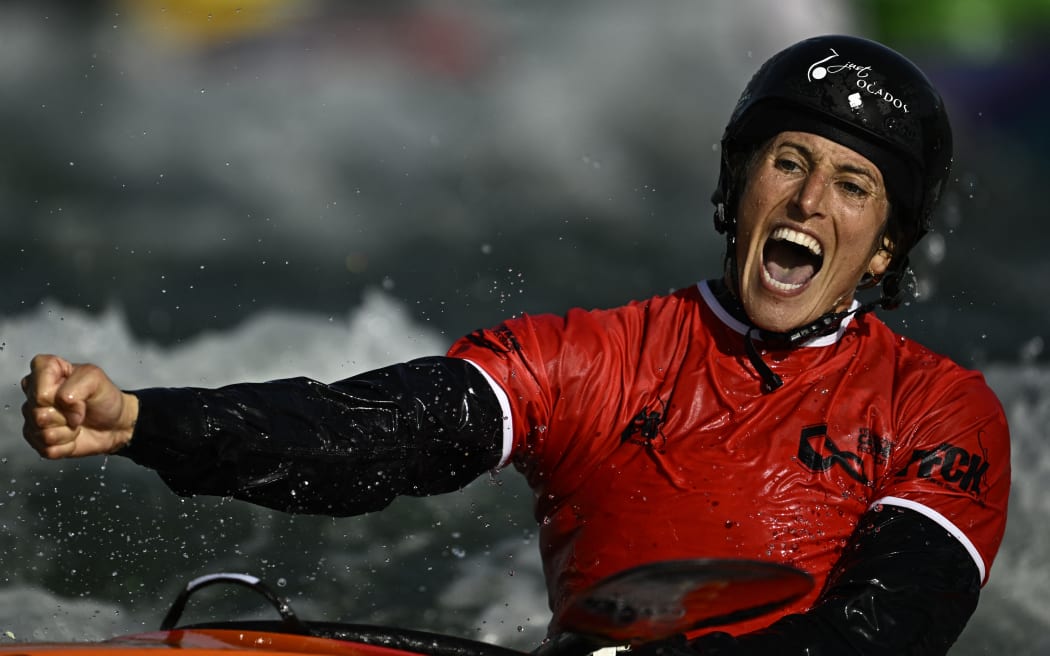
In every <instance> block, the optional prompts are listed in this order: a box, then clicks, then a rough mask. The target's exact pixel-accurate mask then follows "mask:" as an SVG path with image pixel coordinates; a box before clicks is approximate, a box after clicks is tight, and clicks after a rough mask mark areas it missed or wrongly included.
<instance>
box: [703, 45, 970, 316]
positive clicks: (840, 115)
mask: <svg viewBox="0 0 1050 656" xmlns="http://www.w3.org/2000/svg"><path fill="white" fill-rule="evenodd" d="M787 130H795V131H803V132H811V133H814V134H818V135H820V136H823V137H826V138H828V139H831V140H833V141H836V142H838V143H840V144H842V145H844V146H846V147H848V148H850V149H852V150H854V151H856V152H858V153H860V154H861V155H864V156H865V157H867V158H868V159H869V160H871V161H872V163H874V164H875V165H876V166H878V167H879V170H880V172H881V173H882V175H883V179H884V181H885V183H886V189H887V193H888V195H889V200H890V206H891V217H890V222H889V237H890V239H891V240H892V241H893V244H894V248H893V251H894V253H893V255H894V257H893V260H892V262H891V265H890V270H889V271H887V273H886V276H885V277H884V278H883V296H884V302H883V305H884V306H885V307H893V306H895V305H896V304H897V303H898V302H899V296H900V289H899V285H900V279H901V277H902V275H903V273H904V271H905V270H906V269H907V262H908V258H907V255H908V252H909V251H910V250H911V248H912V247H913V246H915V244H916V243H917V242H918V241H919V240H920V239H921V238H922V236H923V235H924V234H926V232H927V231H928V230H929V229H930V222H931V215H932V213H933V210H934V207H935V206H936V204H937V200H938V198H939V197H940V194H941V189H942V187H943V186H944V184H945V182H946V181H947V179H948V175H949V172H950V169H951V162H952V131H951V125H950V124H949V122H948V115H947V113H946V111H945V109H944V103H943V101H942V100H941V97H940V95H939V94H938V93H937V91H936V89H934V88H933V85H932V84H930V81H929V80H928V79H927V78H926V76H925V75H924V74H923V73H922V71H920V70H919V69H918V68H917V67H916V66H915V65H914V64H913V63H912V62H910V61H909V60H908V59H906V58H905V57H904V56H902V55H900V54H899V53H897V52H895V51H893V50H891V49H890V48H887V47H886V46H883V45H881V44H879V43H875V42H874V41H869V40H867V39H861V38H858V37H853V36H840V35H831V36H819V37H814V38H811V39H807V40H805V41H801V42H799V43H796V44H795V45H793V46H790V47H789V48H787V49H785V50H782V51H781V52H779V53H777V54H776V55H774V56H773V57H771V58H770V59H769V60H768V61H766V63H765V64H763V65H762V67H761V68H759V70H758V71H757V72H756V73H755V75H754V77H752V78H751V81H750V82H749V83H748V85H747V87H746V88H745V89H744V92H743V94H742V95H741V96H740V100H739V101H738V102H737V105H736V108H735V109H734V110H733V114H732V116H731V118H730V119H729V124H728V125H727V126H726V129H725V133H724V135H723V136H722V166H721V173H720V175H719V180H718V188H717V189H716V190H715V193H714V195H713V197H712V201H713V202H714V203H715V206H716V212H715V227H716V228H717V229H718V230H719V232H725V233H727V236H728V239H729V242H730V243H729V252H727V254H726V256H727V258H733V254H732V250H733V242H734V239H735V235H734V233H735V231H736V228H735V224H736V216H735V213H736V204H737V201H738V200H739V198H738V194H739V192H740V189H741V187H742V180H740V179H738V178H737V173H738V172H739V171H740V169H741V166H742V165H743V159H744V158H746V157H747V155H748V154H749V153H751V152H753V150H754V148H756V147H757V146H758V145H760V144H762V143H764V142H765V141H766V140H767V139H769V138H770V137H773V136H774V135H776V134H777V133H779V132H783V131H787ZM891 299H893V300H891Z"/></svg>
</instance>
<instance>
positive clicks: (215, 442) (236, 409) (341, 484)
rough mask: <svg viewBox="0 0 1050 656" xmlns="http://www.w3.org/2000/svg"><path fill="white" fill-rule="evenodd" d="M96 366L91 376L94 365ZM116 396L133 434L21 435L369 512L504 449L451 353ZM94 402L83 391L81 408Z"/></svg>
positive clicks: (486, 399)
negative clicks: (91, 442) (98, 437)
mask: <svg viewBox="0 0 1050 656" xmlns="http://www.w3.org/2000/svg"><path fill="white" fill-rule="evenodd" d="M94 371H95V372H97V373H96V375H95V376H94V377H96V378H97V376H98V375H100V372H101V370H98V369H97V368H94ZM31 375H32V374H31ZM71 378H76V375H75V374H74V376H72V377H71ZM106 382H107V383H108V379H106ZM80 385H81V386H83V383H80ZM95 387H99V388H101V389H106V390H108V392H107V393H106V394H104V395H102V396H104V397H105V398H107V399H117V398H120V397H121V394H120V393H119V391H114V390H115V388H113V389H109V388H110V387H112V383H109V384H108V386H106V385H104V384H98V385H95ZM27 396H28V392H27ZM58 396H60V397H61V396H63V394H61V393H60V394H59V395H58ZM122 396H123V398H125V399H128V397H130V400H128V401H126V403H127V404H134V405H135V406H136V410H137V412H136V415H135V416H134V418H133V420H132V421H133V426H134V432H133V433H130V431H128V430H127V429H126V427H125V424H126V423H127V422H126V421H125V422H120V423H119V426H120V434H121V435H124V434H125V433H126V434H128V435H130V441H128V440H127V438H126V437H125V438H124V439H122V440H121V439H113V440H111V441H110V442H108V443H106V444H104V445H103V446H102V447H92V448H86V447H84V446H81V447H76V448H75V447H72V446H62V449H63V450H62V451H61V452H59V451H54V449H55V448H56V447H55V446H53V445H52V446H45V445H44V438H43V437H42V436H39V435H36V439H37V442H36V443H34V442H33V440H30V434H32V433H34V431H33V430H32V429H30V428H29V426H30V422H29V417H30V414H27V415H26V416H27V432H26V437H27V440H30V443H31V444H34V447H37V450H38V451H41V453H42V454H44V455H46V456H47V457H64V456H68V455H89V454H91V453H111V452H112V453H117V454H119V455H122V456H126V457H128V458H130V459H132V460H134V461H135V462H137V463H139V464H142V465H144V466H147V467H150V468H152V469H155V470H156V471H157V472H158V473H159V474H160V476H161V477H162V478H163V479H164V481H165V482H166V483H167V484H168V486H169V487H171V488H172V489H173V490H174V491H175V492H177V493H179V494H182V495H190V494H213V495H222V496H233V497H235V498H238V499H243V500H246V501H250V502H253V503H257V504H260V505H264V506H267V507H271V508H276V509H279V510H285V511H289V512H303V513H324V514H330V515H352V514H360V513H364V512H369V511H372V510H378V509H380V508H383V507H384V506H386V505H387V504H389V503H390V502H391V501H392V500H393V499H394V498H395V497H396V496H398V495H402V494H407V495H415V496H420V495H427V494H438V493H441V492H448V491H451V490H454V489H457V488H460V487H463V486H464V485H466V484H467V483H469V482H470V481H472V480H473V479H474V478H476V477H477V476H478V475H480V474H481V473H483V472H485V471H486V470H488V469H490V468H492V467H493V466H495V465H496V464H497V463H498V461H499V458H500V455H501V451H502V432H501V426H502V412H501V410H500V408H499V404H498V402H497V400H496V398H495V395H494V393H493V392H492V390H491V388H490V387H489V385H488V383H487V382H486V381H485V379H484V377H483V376H482V375H481V374H480V373H479V372H478V371H477V370H476V369H475V368H474V367H473V365H471V364H469V363H467V362H465V361H463V360H459V359H455V358H423V359H420V360H415V361H412V362H408V363H404V364H400V365H394V366H391V367H387V368H384V369H379V370H376V371H372V372H368V373H365V374H361V375H359V376H354V377H352V378H348V379H346V380H342V381H339V382H337V383H333V384H331V385H325V384H322V383H318V382H316V381H313V380H309V379H305V378H298V379H290V380H281V381H273V382H269V383H256V384H239V385H231V386H228V387H223V388H219V389H214V390H206V389H198V388H181V389H159V388H156V389H147V390H139V391H135V392H132V393H130V394H128V393H124V394H123V395H122ZM27 403H28V402H27ZM93 403H94V400H93V399H92V398H87V399H86V400H85V401H84V402H82V404H81V405H84V406H85V407H87V408H89V409H90V408H91V407H92V406H93ZM110 403H111V404H112V403H114V401H112V400H111V401H110ZM46 414H47V416H48V417H50V416H52V415H58V414H60V413H57V412H52V411H48V412H47V413H46ZM56 423H57V422H56ZM117 424H118V422H117V421H116V419H114V420H113V423H112V425H110V424H105V427H106V428H112V427H113V426H116V425H117ZM52 432H54V431H53V430H52ZM66 432H67V433H69V432H70V431H69V430H67V431H66ZM82 432H83V431H81V433H82ZM103 432H105V431H103ZM115 432H116V430H110V431H108V433H107V434H109V433H115ZM37 433H39V431H37ZM78 439H79V438H78ZM53 441H57V438H55V439H54V440H53ZM69 444H77V440H76V439H71V440H69ZM41 449H45V450H46V449H52V450H53V451H52V452H49V453H45V452H44V451H43V450H41Z"/></svg>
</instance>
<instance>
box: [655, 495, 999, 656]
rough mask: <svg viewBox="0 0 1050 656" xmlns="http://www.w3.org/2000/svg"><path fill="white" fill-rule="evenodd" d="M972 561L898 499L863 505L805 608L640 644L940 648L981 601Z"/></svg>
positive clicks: (678, 655) (742, 655)
mask: <svg viewBox="0 0 1050 656" xmlns="http://www.w3.org/2000/svg"><path fill="white" fill-rule="evenodd" d="M979 590H980V580H979V577H978V570H977V566H976V564H975V563H974V561H973V558H972V557H971V556H970V555H969V553H968V552H967V551H966V549H965V548H964V547H963V546H962V544H961V543H960V542H959V541H958V540H957V539H956V538H955V537H953V536H952V535H951V534H949V533H948V532H947V531H945V530H944V529H943V528H942V527H941V526H939V525H938V524H936V523H935V522H934V521H933V520H931V519H929V518H927V517H925V516H923V515H922V514H920V513H918V512H916V511H913V510H908V509H905V508H899V507H894V506H885V507H883V508H881V509H879V510H871V511H869V512H868V513H867V514H866V515H865V516H864V517H863V518H862V521H861V523H860V525H859V526H858V528H857V531H856V532H855V533H854V535H853V537H852V539H851V540H850V542H849V543H848V544H847V545H846V548H845V550H844V551H843V555H842V557H841V558H840V560H839V563H838V565H837V566H836V569H835V571H834V572H833V573H832V575H831V577H830V578H829V580H828V584H827V586H826V587H825V589H824V591H823V593H822V594H821V596H820V598H819V599H818V600H817V602H816V604H815V605H814V606H813V608H811V609H810V610H809V611H807V612H805V613H801V614H798V615H788V616H786V617H783V618H781V619H779V620H777V621H776V622H774V623H773V624H772V625H770V626H769V627H767V628H765V629H762V630H760V631H756V632H754V633H749V634H745V635H741V636H737V637H733V636H730V635H729V634H726V633H713V634H708V635H705V636H701V637H699V638H697V639H696V640H693V641H692V642H690V643H688V644H687V643H685V642H684V641H678V642H677V643H676V642H674V641H670V642H668V643H666V644H664V645H658V644H653V645H650V646H647V647H644V648H643V649H644V650H645V651H650V650H651V651H653V652H655V653H656V654H661V655H662V656H686V655H691V656H697V654H698V653H699V654H702V655H703V656H751V655H755V656H757V655H758V654H785V655H786V654H797V655H799V656H802V655H805V656H818V655H821V656H822V655H830V654H868V655H876V654H886V655H890V654H893V655H894V656H899V655H901V654H909V655H913V656H920V655H923V656H925V655H933V654H945V653H947V651H948V649H949V648H950V647H951V645H952V643H954V642H955V639H956V638H957V637H958V636H959V633H960V632H961V631H962V629H963V627H964V626H965V625H966V622H967V620H968V619H969V618H970V615H971V614H973V611H974V609H975V608H976V607H977V598H978V594H979Z"/></svg>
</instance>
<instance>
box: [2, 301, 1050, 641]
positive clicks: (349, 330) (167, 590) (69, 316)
mask: <svg viewBox="0 0 1050 656" xmlns="http://www.w3.org/2000/svg"><path fill="white" fill-rule="evenodd" d="M0 340H2V342H3V350H2V351H0V381H3V383H2V387H0V396H2V404H3V411H2V413H0V434H2V435H3V436H4V438H3V440H2V441H0V463H2V464H0V476H2V480H3V483H4V487H3V488H2V490H3V491H2V493H0V495H2V496H0V540H2V542H0V544H2V545H4V546H5V547H6V548H5V549H4V550H3V552H2V553H0V631H11V632H13V633H14V634H15V636H16V637H17V638H19V639H35V640H39V639H78V640H79V639H96V638H101V637H105V636H108V635H113V634H114V633H119V632H126V631H135V630H143V629H151V628H154V627H155V626H156V624H157V623H158V622H159V621H160V618H161V617H162V616H163V613H164V611H165V610H166V608H167V604H168V603H169V601H170V600H171V599H172V598H173V595H174V593H175V591H176V590H177V589H178V588H179V587H180V586H181V585H182V584H183V583H185V582H186V581H188V580H189V579H190V578H192V577H193V576H197V575H199V574H201V573H207V572H212V571H245V572H249V573H253V574H257V575H259V576H262V577H263V578H264V579H265V580H267V581H269V582H270V583H271V584H272V585H275V586H280V587H279V588H278V589H279V591H281V592H282V593H283V594H287V595H290V596H291V597H292V601H293V605H294V606H295V607H296V608H297V609H298V610H299V611H300V612H301V613H302V614H303V615H305V616H307V617H309V618H312V619H329V620H337V619H338V620H343V621H364V622H372V623H397V624H400V625H410V626H415V627H418V628H426V629H431V630H438V631H448V632H453V633H457V634H459V635H468V636H471V637H476V638H479V639H484V640H491V641H496V642H500V643H503V644H510V645H517V646H521V647H528V646H530V645H534V644H535V642H536V641H537V640H538V639H539V638H540V636H542V631H543V627H544V625H545V622H546V621H547V618H548V614H547V611H546V602H545V598H544V594H543V583H542V576H541V575H540V572H539V565H538V557H537V554H536V548H535V544H534V541H533V534H532V523H531V519H530V517H529V507H528V506H529V503H530V497H529V494H528V492H527V491H524V488H523V487H522V485H521V482H520V481H519V480H518V477H517V476H516V475H515V474H513V473H510V472H508V473H505V474H503V475H502V476H501V477H500V479H499V480H498V481H492V480H479V481H477V482H476V483H474V484H472V485H471V486H470V487H469V488H468V490H467V491H466V492H463V493H456V494H452V495H447V496H446V497H439V498H433V499H423V500H405V501H404V502H400V501H399V502H397V503H395V504H394V506H392V507H391V508H390V509H389V510H388V511H385V512H383V513H377V514H373V515H370V516H366V517H362V518H349V519H340V520H330V519H318V518H305V519H297V518H289V517H287V516H283V515H281V514H280V513H272V512H269V511H263V510H260V509H254V508H250V507H249V506H247V504H240V503H236V502H224V501H215V500H210V501H209V500H193V501H184V500H178V499H176V498H175V497H174V496H173V495H172V494H171V493H170V492H168V491H167V489H166V488H165V487H164V486H163V485H162V484H161V483H160V482H159V480H158V479H156V477H155V476H154V475H153V474H152V473H149V472H146V471H145V470H142V469H140V468H138V467H136V466H134V465H131V464H130V463H127V462H124V461H122V460H121V459H119V458H111V459H109V460H108V461H107V460H103V459H89V460H85V461H80V462H78V463H76V464H75V465H74V466H70V464H68V463H55V462H45V461H41V460H40V459H38V458H37V456H36V454H34V453H33V452H32V451H31V450H30V449H29V448H28V447H27V446H25V445H24V443H23V442H22V440H21V439H20V437H19V430H20V423H21V418H20V414H19V412H18V406H19V404H20V402H21V400H20V392H19V390H18V379H19V378H20V377H21V375H22V374H23V373H24V371H25V369H26V367H27V364H28V360H29V358H30V357H31V356H32V354H33V353H36V352H39V351H52V350H59V351H61V352H62V353H63V354H65V355H67V356H69V357H71V358H73V359H75V360H86V361H93V362H97V363H100V364H102V365H104V366H105V367H106V368H107V369H108V370H109V371H110V373H111V375H112V377H113V378H114V379H115V380H116V381H118V383H119V384H120V385H122V386H125V387H128V388H134V387H139V386H148V385H203V386H214V385H221V384H224V383H228V382H234V381H238V380H264V379H270V378H275V377H283V376H290V375H309V376H313V377H315V378H318V379H321V380H334V379H338V378H343V377H346V376H349V375H352V374H354V373H356V372H359V371H362V370H365V369H369V368H373V367H377V366H381V365H384V364H388V363H390V362H393V361H397V360H402V359H407V358H411V357H416V356H419V355H425V354H433V353H440V352H442V351H443V350H444V347H445V343H446V340H445V339H444V338H442V337H440V336H438V335H435V334H433V333H432V332H430V331H429V330H428V329H427V327H426V326H425V325H421V324H418V323H414V322H413V321H412V320H411V319H410V318H409V315H408V314H407V312H406V311H405V309H404V308H403V307H401V306H399V305H398V304H397V303H396V302H394V301H392V300H391V299H390V298H389V297H387V296H385V295H383V294H382V293H380V292H373V293H370V294H369V295H368V296H367V300H366V301H365V303H364V304H363V305H362V306H361V307H360V308H356V309H355V310H353V311H351V312H349V313H348V314H347V315H346V316H342V317H325V316H319V315H306V314H289V313H281V312H271V313H266V314H262V315H259V316H258V317H256V318H254V319H252V320H250V321H248V322H246V323H245V324H244V325H242V326H240V327H238V328H236V329H235V330H231V331H229V332H227V333H223V334H216V335H206V336H201V337H199V338H197V339H193V340H190V341H187V342H186V343H183V344H181V345H178V346H175V347H172V348H166V349H161V348H157V347H156V346H152V345H149V344H144V343H140V342H137V341H135V340H134V339H132V338H130V337H129V335H128V332H127V330H126V328H125V325H124V322H123V320H122V318H121V315H120V313H119V312H118V311H111V312H107V313H105V314H104V315H102V316H99V317H97V318H96V317H91V316H88V315H85V314H83V313H81V312H79V311H76V310H73V309H70V308H63V307H58V306H42V307H40V308H39V309H38V310H36V311H35V312H33V313H30V314H27V315H24V316H20V317H14V318H10V319H7V320H4V321H2V322H0ZM986 372H987V376H988V379H989V381H990V383H991V384H992V386H993V387H994V388H995V389H996V390H997V392H998V393H999V394H1000V396H1001V398H1002V401H1003V403H1004V405H1005V407H1006V408H1007V412H1008V415H1009V419H1010V423H1011V429H1012V432H1013V440H1014V458H1013V467H1014V490H1013V495H1012V500H1011V508H1010V523H1009V528H1008V532H1007V538H1006V541H1005V543H1004V545H1003V548H1002V551H1001V552H1000V555H999V558H998V560H997V561H996V563H995V565H994V567H993V571H992V577H991V582H990V583H989V585H988V586H987V587H986V589H985V590H984V594H983V596H982V601H981V605H980V607H979V609H978V612H977V615H976V616H975V618H974V620H973V621H972V622H971V625H970V626H969V627H968V629H967V633H966V634H965V636H964V639H963V640H961V641H960V643H959V644H958V645H957V646H956V648H955V650H953V652H952V653H953V654H985V653H1001V649H1002V648H1003V647H1004V646H1005V645H1009V646H1010V649H1008V650H1006V652H1007V653H1012V654H1024V653H1032V654H1035V653H1040V652H1039V651H1030V650H1031V649H1035V647H1034V645H1037V644H1042V645H1043V646H1045V645H1046V643H1045V642H1043V643H1040V641H1041V640H1044V638H1043V636H1044V635H1045V632H1046V630H1047V628H1048V627H1050V537H1048V533H1047V531H1046V530H1045V518H1046V517H1047V516H1048V515H1050V453H1048V452H1047V450H1046V449H1045V448H1043V444H1042V440H1043V435H1044V427H1045V426H1046V425H1048V423H1050V371H1048V370H1047V369H1046V368H1044V367H1034V366H1031V365H1009V364H997V365H991V366H989V367H987V368H986ZM56 509H64V510H62V511H61V512H57V510H56ZM52 511H55V512H52ZM34 513H35V514H34ZM56 513H57V514H59V515H61V518H59V519H56V516H55V514H56ZM78 518H79V519H78ZM143 522H145V523H146V524H147V525H149V526H150V527H151V528H149V530H148V531H147V532H146V533H145V534H142V533H141V532H138V531H139V529H140V528H141V526H140V525H141V524H142V523H143ZM133 529H134V530H133ZM162 531H167V532H169V533H170V536H169V537H167V538H165V539H159V538H158V539H150V535H151V533H152V532H162ZM182 531H185V534H181V532H182ZM301 533H306V534H308V535H306V536H304V535H301ZM122 535H124V536H125V539H123V540H122V539H121V536H122ZM114 536H116V537H114ZM27 544H30V545H32V546H27ZM14 545H17V547H15V546H14ZM93 545H101V546H102V547H103V548H102V549H94V548H93ZM300 550H301V551H300ZM288 551H295V552H297V553H296V554H292V555H290V554H288V553H287V552H288ZM297 556H301V558H298V557H297ZM56 557H59V558H60V559H61V560H62V562H57V563H56V562H55V558H56ZM56 570H63V573H62V574H61V575H60V576H59V575H56V574H55V572H56ZM45 573H47V574H46V576H45V575H44V574H45ZM106 579H110V581H109V582H108V583H105V584H104V585H103V584H100V583H99V582H98V581H99V580H102V581H105V580H106ZM42 580H47V581H49V582H50V584H49V585H50V587H49V585H48V584H42V583H41V581H42ZM248 608H249V609H251V608H253V607H252V606H251V605H248ZM16 609H17V611H16ZM208 610H211V609H210V607H209V608H206V609H205V611H204V612H207V611H208ZM217 612H222V611H221V610H220V611H217ZM259 612H260V614H261V615H262V616H266V614H265V613H264V612H262V611H261V610H260V611H259ZM1026 650H1029V651H1026Z"/></svg>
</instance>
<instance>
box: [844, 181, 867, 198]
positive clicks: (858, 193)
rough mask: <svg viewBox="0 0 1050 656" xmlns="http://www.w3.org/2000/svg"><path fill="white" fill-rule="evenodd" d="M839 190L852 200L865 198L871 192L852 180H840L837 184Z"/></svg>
mask: <svg viewBox="0 0 1050 656" xmlns="http://www.w3.org/2000/svg"><path fill="white" fill-rule="evenodd" d="M839 188H840V189H842V190H843V191H844V192H846V194H847V195H848V196H852V197H853V198H867V197H868V196H869V195H870V193H871V192H869V191H868V189H867V188H866V187H864V186H862V185H860V184H857V183H856V182H853V181H852V180H842V181H840V182H839Z"/></svg>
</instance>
